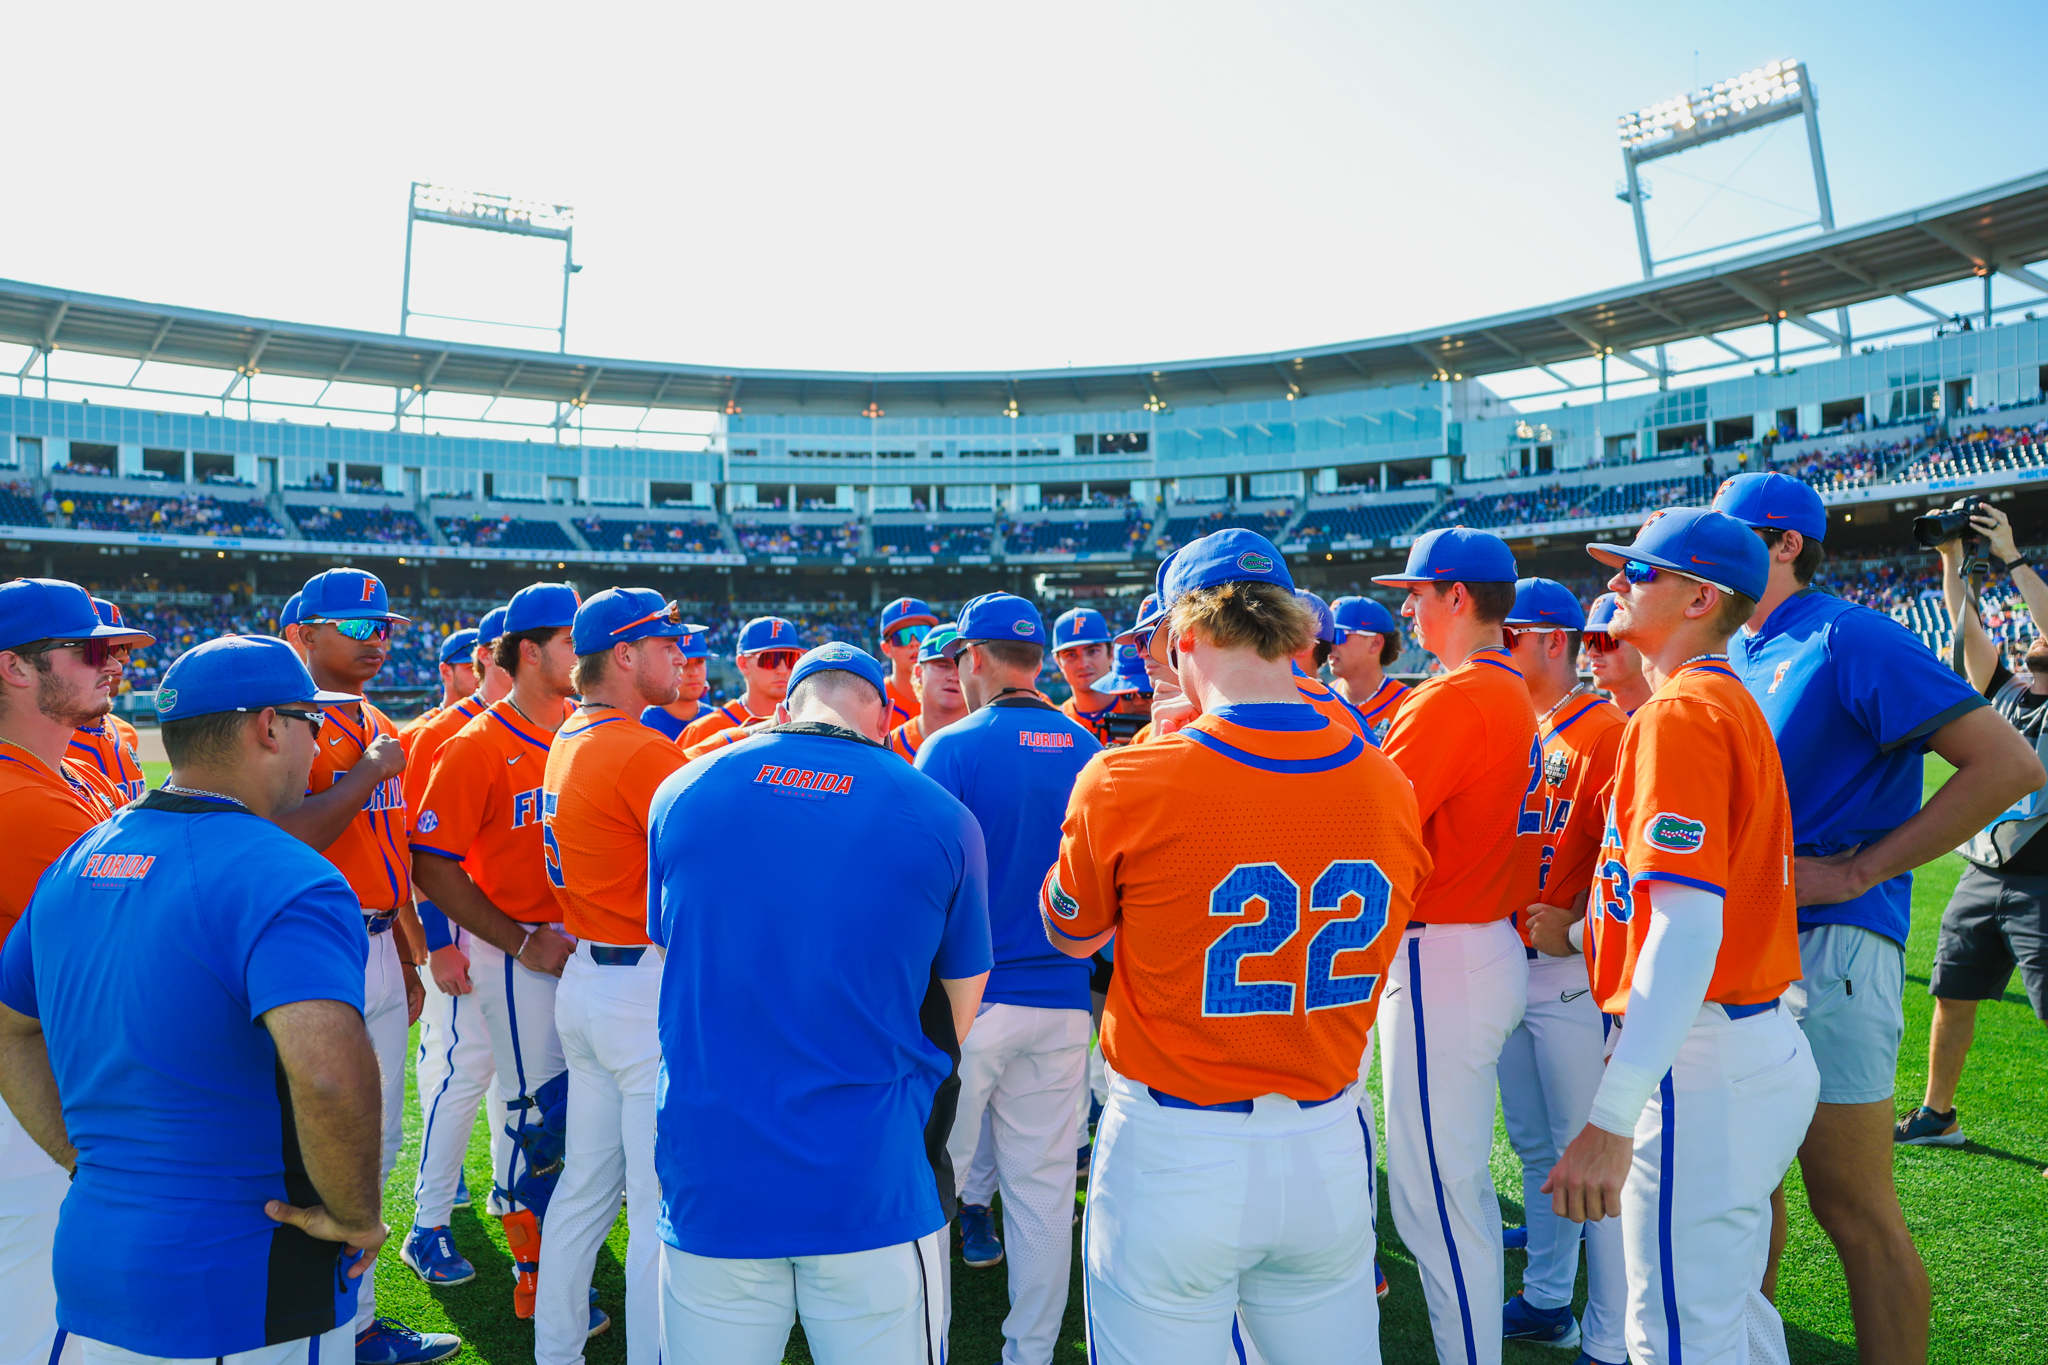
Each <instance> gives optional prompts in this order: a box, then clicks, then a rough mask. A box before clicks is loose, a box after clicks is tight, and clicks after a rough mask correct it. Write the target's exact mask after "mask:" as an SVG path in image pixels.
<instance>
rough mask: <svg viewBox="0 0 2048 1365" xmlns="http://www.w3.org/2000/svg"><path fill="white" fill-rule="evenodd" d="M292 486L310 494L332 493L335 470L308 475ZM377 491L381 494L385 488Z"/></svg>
mask: <svg viewBox="0 0 2048 1365" xmlns="http://www.w3.org/2000/svg"><path fill="white" fill-rule="evenodd" d="M291 486H292V487H293V488H294V489H304V490H305V491H306V492H308V493H332V492H333V491H334V470H333V469H331V468H330V469H328V470H327V471H326V472H325V473H321V474H308V475H307V476H306V478H305V481H304V482H303V483H295V484H293V485H291ZM377 491H378V492H379V493H381V492H383V491H384V489H383V486H382V485H379V486H378V489H377Z"/></svg>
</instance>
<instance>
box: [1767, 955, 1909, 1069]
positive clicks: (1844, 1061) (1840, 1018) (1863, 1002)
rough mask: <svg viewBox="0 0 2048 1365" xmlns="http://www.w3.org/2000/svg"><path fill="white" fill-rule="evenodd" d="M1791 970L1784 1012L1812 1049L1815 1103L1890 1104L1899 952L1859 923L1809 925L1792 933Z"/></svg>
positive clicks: (1901, 988) (1900, 1024)
mask: <svg viewBox="0 0 2048 1365" xmlns="http://www.w3.org/2000/svg"><path fill="white" fill-rule="evenodd" d="M1799 968H1800V972H1801V973H1802V977H1801V979H1800V980H1798V981H1795V982H1793V983H1792V984H1791V985H1790V986H1789V987H1787V988H1786V990H1785V1006H1786V1008H1787V1009H1789V1010H1790V1011H1791V1012H1792V1017H1793V1018H1794V1019H1795V1020H1797V1021H1798V1023H1799V1027H1800V1028H1801V1029H1803V1030H1805V1032H1806V1041H1807V1043H1808V1045H1809V1046H1811V1047H1812V1048H1813V1064H1814V1065H1815V1066H1816V1067H1818V1068H1819V1069H1820V1102H1821V1103H1822V1104H1870V1103H1872V1102H1874V1101H1877V1100H1888V1099H1890V1098H1891V1097H1892V1092H1893V1090H1895V1089H1896V1088H1897V1085H1898V1074H1899V1038H1900V1036H1901V1035H1902V1034H1904V1032H1905V1031H1906V1015H1905V993H1906V950H1905V949H1904V948H1901V947H1900V946H1899V945H1898V944H1896V943H1894V942H1892V941H1891V940H1890V939H1888V938H1886V937H1885V936H1884V935H1883V934H1880V933H1875V932H1873V931H1872V930H1869V929H1865V928H1862V927H1861V926H1859V925H1854V924H1816V925H1814V926H1813V927H1812V928H1811V929H1802V930H1800V931H1799Z"/></svg>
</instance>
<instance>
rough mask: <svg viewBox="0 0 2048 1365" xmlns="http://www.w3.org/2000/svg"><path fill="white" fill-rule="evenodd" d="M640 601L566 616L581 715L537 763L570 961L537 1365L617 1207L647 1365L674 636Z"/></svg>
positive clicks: (577, 1299)
mask: <svg viewBox="0 0 2048 1365" xmlns="http://www.w3.org/2000/svg"><path fill="white" fill-rule="evenodd" d="M678 615H679V614H678V612H677V610H676V607H675V604H674V603H672V602H664V601H663V600H662V597H661V594H660V593H658V592H652V591H649V590H648V589H646V588H609V589H607V590H605V591H604V592H601V593H598V594H597V595H595V596H594V597H592V598H590V599H589V600H588V601H586V602H584V603H583V605H582V606H580V607H578V608H577V609H576V620H575V624H574V626H573V628H572V630H571V634H570V638H571V643H572V644H573V645H574V647H575V650H576V670H575V672H574V674H573V675H572V678H571V680H572V681H573V682H574V683H575V684H576V691H577V693H578V695H580V696H581V697H582V699H583V704H582V705H581V706H580V707H579V708H578V709H577V711H576V713H575V714H574V715H572V716H570V717H569V719H568V720H567V721H565V722H564V723H563V725H562V729H561V731H560V733H559V734H557V735H556V736H555V743H554V747H553V748H551V749H550V750H548V761H547V777H546V781H545V783H544V784H543V790H544V792H545V794H544V796H543V797H542V799H541V831H542V841H543V843H544V845H545V848H546V851H547V873H548V883H549V885H550V886H551V887H552V888H553V889H554V894H555V903H556V904H557V905H559V906H560V907H561V912H562V927H563V929H564V930H566V931H567V932H568V934H569V935H570V937H572V938H574V939H575V940H576V951H575V953H574V954H573V955H572V956H571V957H570V958H569V961H568V963H567V964H566V965H565V966H564V967H563V968H562V984H561V986H560V988H559V989H558V990H557V991H556V993H555V1027H556V1030H557V1031H558V1032H559V1033H560V1034H561V1038H562V1053H563V1056H564V1058H565V1060H566V1061H567V1062H568V1067H569V1108H568V1125H569V1126H568V1131H569V1140H568V1144H567V1147H566V1149H565V1150H564V1152H563V1154H562V1178H561V1180H560V1182H558V1183H557V1184H556V1186H555V1193H554V1196H553V1198H552V1199H551V1200H550V1201H549V1203H548V1224H547V1228H548V1231H547V1253H546V1254H545V1255H544V1256H542V1257H541V1262H540V1297H539V1301H538V1306H537V1308H536V1310H535V1313H534V1324H533V1340H534V1360H535V1362H536V1365H581V1362H582V1360H583V1342H584V1340H585V1339H586V1338H587V1337H588V1336H589V1335H590V1334H591V1333H590V1322H589V1314H590V1273H591V1269H592V1267H593V1266H594V1265H595V1264H596V1262H597V1250H598V1248H599V1247H600V1246H601V1245H603V1243H604V1239H605V1237H606V1235H607V1234H608V1233H610V1232H611V1229H612V1224H613V1223H614V1222H615V1221H616V1220H617V1218H618V1212H619V1198H620V1196H621V1195H623V1196H624V1197H625V1200H626V1228H627V1234H626V1235H627V1241H626V1359H627V1361H628V1362H629V1365H655V1362H656V1361H657V1360H658V1359H659V1357H660V1355H661V1281H660V1269H661V1262H660V1259H659V1258H658V1257H657V1255H656V1252H655V1249H656V1245H657V1243H658V1241H659V1239H658V1237H657V1235H656V1233H655V1231H654V1223H655V1217H656V1214H657V1212H658V1209H657V1207H656V1205H657V1201H658V1199H659V1196H660V1190H659V1187H658V1185H657V1184H656V1181H655V1178H654V1098H655V1090H656V1081H657V1079H658V1076H659V1073H660V1070H661V1044H660V1040H659V1039H658V1038H657V1036H656V1033H655V1007H656V1004H657V997H658V996H659V994H660V990H661V955H660V954H659V953H655V952H651V951H649V949H648V946H647V811H648V808H649V807H650V806H651V805H652V804H653V802H654V792H655V789H656V788H657V787H659V786H660V785H661V783H662V780H663V779H664V778H666V777H667V776H668V775H669V774H670V773H672V772H674V771H675V770H676V769H677V768H680V767H682V766H683V753H682V750H680V749H678V748H676V746H675V745H674V744H673V743H671V742H668V741H666V740H664V739H663V737H662V736H661V735H660V734H658V733H656V732H655V731H653V730H651V729H649V728H648V727H647V726H645V725H640V724H636V723H635V722H636V721H637V720H638V718H639V716H640V714H641V713H642V712H643V711H645V710H646V709H647V708H648V707H651V706H665V705H668V704H669V703H670V702H673V701H674V700H675V699H676V696H677V694H678V691H679V690H680V681H679V679H680V677H681V674H682V663H683V659H682V655H681V653H680V652H679V651H678V650H677V648H676V642H677V641H678V640H680V639H681V638H682V637H683V636H684V634H685V633H686V631H687V630H688V628H687V627H685V626H684V625H682V624H681V622H680V621H679V619H678Z"/></svg>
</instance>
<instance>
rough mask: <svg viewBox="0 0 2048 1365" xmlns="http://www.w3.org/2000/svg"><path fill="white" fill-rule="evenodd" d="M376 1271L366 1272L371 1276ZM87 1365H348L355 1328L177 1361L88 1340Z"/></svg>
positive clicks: (86, 1345) (343, 1326) (348, 1327)
mask: <svg viewBox="0 0 2048 1365" xmlns="http://www.w3.org/2000/svg"><path fill="white" fill-rule="evenodd" d="M375 1273H376V1272H375V1271H366V1272H364V1275H363V1278H364V1279H366V1280H367V1279H369V1278H370V1276H371V1275H373V1274H375ZM82 1344H83V1348H84V1354H83V1357H82V1362H83V1365H157V1362H159V1361H161V1362H163V1363H164V1365H206V1363H207V1361H209V1360H211V1361H212V1362H213V1365H347V1362H349V1361H352V1360H354V1359H355V1351H356V1339H355V1329H354V1328H352V1327H350V1326H349V1325H348V1324H347V1323H343V1324H342V1325H341V1326H339V1327H337V1328H335V1329H334V1330H333V1331H331V1332H323V1333H321V1334H320V1335H319V1336H317V1337H300V1338H299V1339H298V1340H297V1341H280V1342H278V1343H277V1344H276V1345H275V1346H258V1347H257V1348H256V1349H255V1350H253V1351H235V1352H232V1353H230V1354H228V1355H224V1356H201V1357H199V1358H198V1359H196V1360H177V1359H176V1358H175V1357H171V1356H146V1355H143V1354H142V1353H141V1352H139V1351H130V1350H128V1349H126V1348H125V1347H121V1346H109V1345H108V1344H107V1343H106V1342H104V1341H84V1342H83V1343H82Z"/></svg>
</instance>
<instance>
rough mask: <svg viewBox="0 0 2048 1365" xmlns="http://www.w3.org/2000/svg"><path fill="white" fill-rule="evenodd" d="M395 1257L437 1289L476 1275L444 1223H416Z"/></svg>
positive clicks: (459, 1282) (466, 1280)
mask: <svg viewBox="0 0 2048 1365" xmlns="http://www.w3.org/2000/svg"><path fill="white" fill-rule="evenodd" d="M398 1259H399V1260H401V1261H404V1262H405V1263H406V1265H408V1266H410V1267H411V1268H412V1273H413V1274H415V1275H417V1276H419V1277H420V1278H421V1279H422V1280H425V1281H426V1282H427V1283H428V1284H430V1285H433V1286H434V1287H435V1288H436V1289H446V1288H448V1287H449V1286H450V1285H457V1284H468V1283H469V1282H470V1281H471V1280H473V1279H475V1278H476V1267H475V1266H473V1265H471V1264H470V1263H469V1262H468V1261H467V1260H466V1259H464V1257H463V1255H462V1253H461V1252H459V1251H457V1250H456V1249H455V1236H454V1234H453V1233H451V1232H449V1230H448V1226H447V1224H445V1223H444V1224H442V1225H441V1226H440V1227H438V1228H422V1227H415V1228H414V1229H413V1230H412V1235H411V1236H409V1237H407V1238H406V1239H405V1245H404V1246H403V1247H401V1248H399V1252H398ZM435 1358H436V1359H439V1357H438V1356H437V1357H435Z"/></svg>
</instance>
